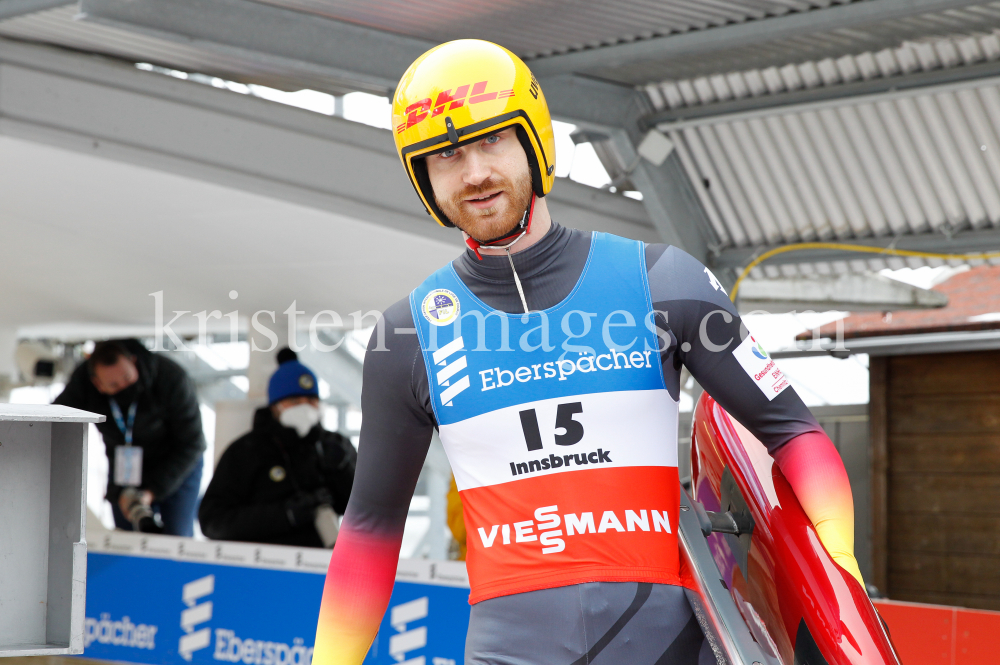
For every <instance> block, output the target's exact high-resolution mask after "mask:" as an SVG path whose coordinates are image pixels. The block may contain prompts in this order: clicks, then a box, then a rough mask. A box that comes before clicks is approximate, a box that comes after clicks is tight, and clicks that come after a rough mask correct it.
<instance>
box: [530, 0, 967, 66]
mask: <svg viewBox="0 0 1000 665" xmlns="http://www.w3.org/2000/svg"><path fill="white" fill-rule="evenodd" d="M973 4H977V3H974V2H970V1H969V0H867V1H865V2H851V3H847V4H835V5H832V6H829V7H827V8H824V9H813V10H808V11H801V12H795V13H789V14H786V15H784V16H780V17H773V18H765V19H759V20H754V21H747V22H745V23H739V24H735V25H728V26H724V27H718V28H708V29H705V30H692V31H691V32H686V33H684V34H678V35H667V36H665V37H655V38H652V39H643V40H638V41H634V42H630V43H627V44H617V45H615V46H602V47H597V48H591V49H587V50H584V51H577V52H574V53H568V54H565V55H557V56H548V57H543V58H538V59H536V60H532V61H531V63H530V66H531V68H532V71H534V72H535V75H536V76H551V75H555V74H573V73H585V72H588V71H591V70H595V69H608V68H612V67H622V66H627V65H629V64H631V63H636V62H641V61H649V60H669V59H673V58H684V57H692V56H699V55H708V54H712V53H718V52H720V51H729V50H733V49H738V48H744V47H748V46H758V45H763V44H767V43H769V42H775V41H779V40H784V39H791V38H796V37H805V36H808V35H811V34H816V33H821V32H831V31H835V30H845V29H850V28H857V27H864V26H866V25H869V24H872V23H878V22H883V21H897V20H899V19H903V18H906V17H910V16H915V15H919V14H927V13H932V12H942V11H947V10H949V9H956V8H960V7H967V6H969V5H973Z"/></svg>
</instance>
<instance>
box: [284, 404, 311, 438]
mask: <svg viewBox="0 0 1000 665" xmlns="http://www.w3.org/2000/svg"><path fill="white" fill-rule="evenodd" d="M319 418H320V413H319V409H317V408H316V407H315V406H313V405H312V404H296V405H295V406H290V407H288V408H287V409H285V410H284V411H282V412H281V415H280V416H278V422H279V423H281V424H282V425H284V426H285V427H291V428H292V429H294V430H295V431H296V432H298V435H299V437H300V438H301V437H304V436H305V435H306V434H308V433H309V430H311V429H312V428H313V427H315V426H316V423H318V422H319Z"/></svg>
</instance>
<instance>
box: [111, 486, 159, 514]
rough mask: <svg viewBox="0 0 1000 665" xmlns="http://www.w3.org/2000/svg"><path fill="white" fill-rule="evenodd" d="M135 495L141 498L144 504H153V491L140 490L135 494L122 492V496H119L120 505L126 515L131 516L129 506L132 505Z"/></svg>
mask: <svg viewBox="0 0 1000 665" xmlns="http://www.w3.org/2000/svg"><path fill="white" fill-rule="evenodd" d="M133 497H135V498H137V499H139V501H141V502H142V505H144V506H151V505H152V504H153V493H152V492H150V491H149V490H138V491H137V492H136V493H135V494H133V493H132V492H122V493H121V496H119V497H118V507H119V508H120V509H121V511H122V514H123V515H125V517H128V516H129V512H130V510H129V507H130V506H131V505H132V502H133V500H134V499H133Z"/></svg>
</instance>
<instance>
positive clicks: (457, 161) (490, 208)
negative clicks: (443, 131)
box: [426, 127, 531, 242]
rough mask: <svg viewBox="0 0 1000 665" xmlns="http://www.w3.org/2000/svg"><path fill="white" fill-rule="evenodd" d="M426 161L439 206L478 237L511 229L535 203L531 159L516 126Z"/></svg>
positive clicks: (491, 235)
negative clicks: (529, 162)
mask: <svg viewBox="0 0 1000 665" xmlns="http://www.w3.org/2000/svg"><path fill="white" fill-rule="evenodd" d="M426 160H427V174H428V176H429V177H430V180H431V186H432V187H433V188H434V200H435V201H437V204H438V207H439V208H440V209H441V211H442V212H443V213H444V214H445V215H447V216H448V219H450V220H451V221H452V222H453V223H454V224H455V226H457V227H458V228H460V229H462V230H463V231H465V232H466V233H467V234H469V235H470V236H471V237H472V238H474V239H475V240H478V241H480V242H483V241H486V240H492V239H493V238H496V237H498V236H502V235H504V234H505V233H507V232H509V231H510V230H511V229H513V228H514V226H515V225H516V224H517V223H518V222H519V221H521V217H522V216H523V215H524V212H525V210H527V209H528V205H529V204H530V203H531V172H530V171H529V169H528V158H527V156H526V155H525V154H524V148H522V147H521V142H520V141H519V140H518V138H517V132H516V130H515V129H514V128H513V127H509V128H507V129H505V130H503V131H501V132H497V133H496V134H491V135H489V136H487V137H485V138H483V139H482V140H480V141H477V142H474V143H470V144H468V145H464V146H462V147H460V148H451V149H448V150H445V151H443V152H439V153H437V154H434V155H430V156H428V157H427V158H426Z"/></svg>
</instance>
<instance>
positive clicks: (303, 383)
mask: <svg viewBox="0 0 1000 665" xmlns="http://www.w3.org/2000/svg"><path fill="white" fill-rule="evenodd" d="M314 385H316V382H315V381H313V378H312V376H310V375H309V374H303V375H302V376H300V377H299V387H300V388H302V389H303V390H312V389H313V386H314Z"/></svg>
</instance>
